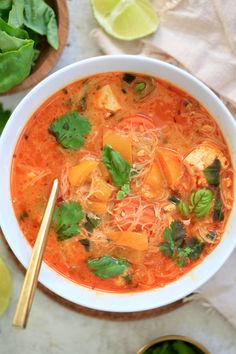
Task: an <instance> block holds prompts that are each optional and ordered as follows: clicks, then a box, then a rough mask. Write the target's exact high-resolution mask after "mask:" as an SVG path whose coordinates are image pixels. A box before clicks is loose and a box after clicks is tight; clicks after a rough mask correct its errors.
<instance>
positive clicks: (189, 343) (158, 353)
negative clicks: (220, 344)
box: [137, 335, 210, 354]
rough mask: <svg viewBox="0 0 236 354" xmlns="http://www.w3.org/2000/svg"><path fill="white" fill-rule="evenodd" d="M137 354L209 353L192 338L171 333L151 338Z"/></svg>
mask: <svg viewBox="0 0 236 354" xmlns="http://www.w3.org/2000/svg"><path fill="white" fill-rule="evenodd" d="M137 354H210V352H209V351H208V350H207V349H206V348H205V347H204V346H203V345H202V344H200V343H198V342H197V341H195V340H194V339H191V338H188V337H185V336H177V335H176V336H175V335H172V336H164V337H160V338H157V339H155V340H153V341H152V342H150V343H149V344H147V345H145V346H144V347H142V348H141V349H140V350H139V351H138V352H137Z"/></svg>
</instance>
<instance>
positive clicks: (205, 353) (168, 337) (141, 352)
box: [137, 334, 211, 354]
mask: <svg viewBox="0 0 236 354" xmlns="http://www.w3.org/2000/svg"><path fill="white" fill-rule="evenodd" d="M172 340H181V341H183V342H186V343H190V344H193V345H194V346H196V347H197V348H198V349H200V350H201V351H202V352H203V353H202V354H211V353H210V352H209V350H208V349H207V348H206V347H205V346H204V345H203V344H201V343H199V342H198V341H196V340H195V339H193V338H190V337H187V336H183V335H175V334H172V335H166V336H161V337H158V338H156V339H153V340H152V341H151V342H149V343H148V344H145V345H144V346H143V347H142V348H140V349H139V350H138V351H137V354H144V353H145V351H146V350H147V349H149V348H151V347H152V346H153V345H154V344H158V343H162V342H166V341H172Z"/></svg>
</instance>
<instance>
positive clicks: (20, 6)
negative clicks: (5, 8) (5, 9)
mask: <svg viewBox="0 0 236 354" xmlns="http://www.w3.org/2000/svg"><path fill="white" fill-rule="evenodd" d="M8 24H9V25H10V26H13V27H21V26H22V25H23V24H24V0H13V3H12V8H11V11H10V12H9V17H8Z"/></svg>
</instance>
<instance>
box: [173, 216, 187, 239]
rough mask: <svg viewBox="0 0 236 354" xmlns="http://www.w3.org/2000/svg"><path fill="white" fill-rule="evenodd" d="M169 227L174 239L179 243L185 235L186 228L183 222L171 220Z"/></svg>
mask: <svg viewBox="0 0 236 354" xmlns="http://www.w3.org/2000/svg"><path fill="white" fill-rule="evenodd" d="M170 229H171V235H172V237H173V239H174V241H175V242H177V243H178V245H180V244H181V243H182V242H183V239H184V237H185V235H186V230H185V227H184V225H183V223H182V222H181V221H179V220H175V221H172V223H171V224H170Z"/></svg>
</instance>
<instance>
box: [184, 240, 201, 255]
mask: <svg viewBox="0 0 236 354" xmlns="http://www.w3.org/2000/svg"><path fill="white" fill-rule="evenodd" d="M185 244H186V248H189V249H190V250H191V252H189V255H188V257H189V258H190V259H197V258H199V256H200V254H201V252H202V249H203V243H202V242H201V241H200V240H199V239H198V238H197V237H194V236H192V237H188V238H187V239H186V242H185Z"/></svg>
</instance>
